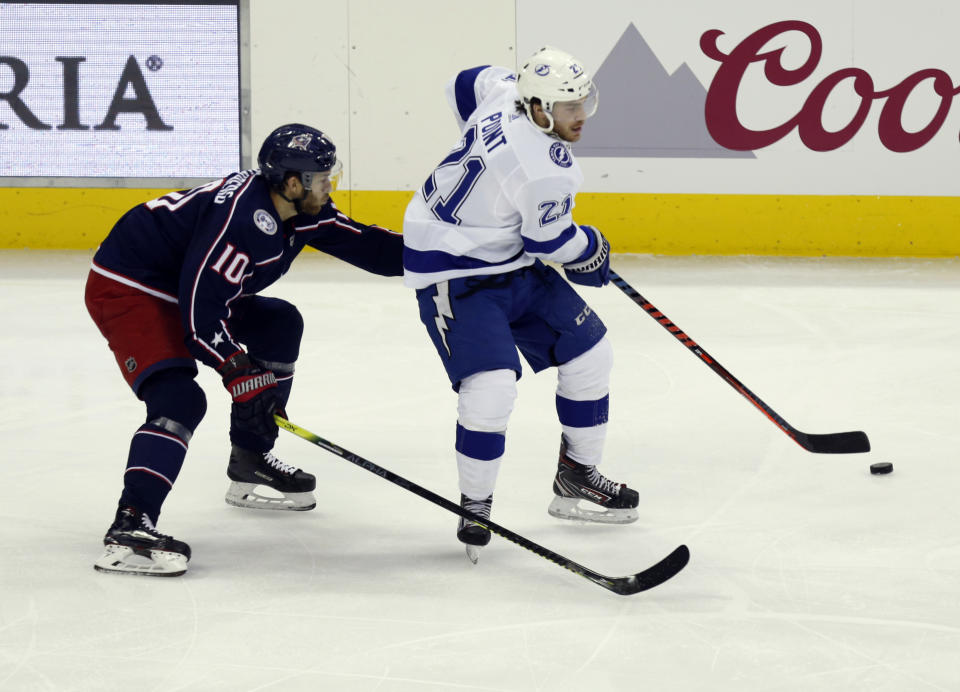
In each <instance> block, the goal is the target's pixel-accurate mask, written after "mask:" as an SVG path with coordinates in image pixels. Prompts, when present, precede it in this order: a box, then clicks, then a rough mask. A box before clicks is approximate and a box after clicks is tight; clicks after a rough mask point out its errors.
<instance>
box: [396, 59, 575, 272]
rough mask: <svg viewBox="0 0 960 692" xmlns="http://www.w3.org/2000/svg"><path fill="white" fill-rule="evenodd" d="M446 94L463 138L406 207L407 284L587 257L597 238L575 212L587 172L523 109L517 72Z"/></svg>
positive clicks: (475, 74) (492, 70)
mask: <svg viewBox="0 0 960 692" xmlns="http://www.w3.org/2000/svg"><path fill="white" fill-rule="evenodd" d="M446 92H447V100H448V102H449V103H450V107H451V108H452V109H453V112H454V114H455V115H456V116H457V123H458V124H459V126H460V131H461V132H462V133H463V138H462V139H461V140H460V143H459V144H458V145H457V147H456V148H455V149H454V150H453V151H451V152H450V154H449V155H448V156H447V157H446V158H445V159H443V161H441V162H440V165H438V166H437V168H436V169H434V171H433V173H431V174H430V177H429V178H427V181H426V182H425V183H424V184H423V187H422V188H421V189H420V190H419V191H418V192H417V193H416V194H415V195H414V196H413V199H412V200H411V201H410V204H409V205H408V206H407V210H406V214H405V216H404V219H403V242H404V250H403V268H404V271H403V281H404V284H405V285H407V286H410V287H413V288H423V287H425V286H430V285H431V284H435V283H437V282H439V281H444V280H447V279H453V278H457V277H461V276H470V275H475V274H500V273H504V272H508V271H512V270H514V269H518V268H520V267H524V266H527V265H529V264H532V263H533V262H534V260H535V258H538V257H539V258H542V259H546V260H551V261H554V262H558V263H561V264H563V263H566V262H572V261H573V260H575V259H577V258H578V257H580V256H581V255H582V254H583V253H584V251H585V250H586V249H587V247H588V245H589V242H590V241H589V237H588V236H587V232H586V231H584V230H582V229H581V228H580V227H579V226H577V224H575V223H574V222H573V216H572V212H573V208H574V197H575V196H576V193H577V190H579V188H580V185H581V184H582V183H583V173H582V172H581V170H580V166H579V165H578V164H577V162H576V161H575V160H574V158H573V155H572V154H571V152H570V149H569V146H568V145H567V144H566V143H564V142H562V141H560V140H558V139H556V138H554V137H551V136H550V135H548V134H546V133H544V132H542V131H540V130H538V129H537V128H536V127H535V126H534V125H533V124H532V123H531V122H530V121H529V119H528V118H527V116H526V115H525V114H523V113H518V112H517V110H516V107H515V102H516V101H517V100H518V99H519V95H518V94H517V88H516V77H515V75H514V73H513V72H511V71H510V70H507V69H506V68H502V67H489V66H484V67H476V68H473V69H470V70H464V71H463V72H461V73H460V74H458V75H457V76H456V77H454V78H453V79H452V80H451V81H450V82H449V83H448V84H447V87H446Z"/></svg>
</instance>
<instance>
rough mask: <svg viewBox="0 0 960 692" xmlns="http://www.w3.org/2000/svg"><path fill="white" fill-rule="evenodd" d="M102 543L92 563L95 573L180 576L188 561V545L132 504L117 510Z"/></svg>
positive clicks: (185, 569)
mask: <svg viewBox="0 0 960 692" xmlns="http://www.w3.org/2000/svg"><path fill="white" fill-rule="evenodd" d="M103 545H104V546H105V548H106V549H105V550H104V553H103V555H102V556H101V557H100V559H99V560H97V561H96V562H94V563H93V568H94V569H95V570H97V571H98V572H113V573H116V574H136V575H141V576H147V577H179V576H180V575H181V574H183V573H184V572H186V571H187V562H188V561H189V560H190V546H189V545H187V544H186V543H184V542H183V541H178V540H176V539H175V538H173V537H172V536H165V535H164V534H162V533H160V532H158V531H157V530H156V528H155V527H154V525H153V522H152V521H150V517H148V516H147V515H146V514H144V513H143V512H141V511H140V510H138V509H137V508H135V507H121V508H119V509H118V510H117V516H116V518H115V519H114V521H113V525H112V526H111V527H110V528H109V529H107V535H106V536H104V537H103Z"/></svg>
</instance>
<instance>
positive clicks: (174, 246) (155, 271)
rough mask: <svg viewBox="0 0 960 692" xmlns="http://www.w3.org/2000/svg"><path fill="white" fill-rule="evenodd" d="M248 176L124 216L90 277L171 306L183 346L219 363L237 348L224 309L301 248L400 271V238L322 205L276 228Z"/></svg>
mask: <svg viewBox="0 0 960 692" xmlns="http://www.w3.org/2000/svg"><path fill="white" fill-rule="evenodd" d="M269 191H270V187H269V185H268V183H267V182H266V180H264V179H263V177H262V176H260V175H259V174H258V172H257V171H256V170H248V171H240V172H239V173H234V174H233V175H230V176H228V177H226V178H222V179H220V180H215V181H213V182H211V183H208V184H206V185H202V186H200V187H196V188H194V189H192V190H183V191H180V192H171V193H169V194H167V195H164V196H163V197H159V198H157V199H154V200H151V201H149V202H146V203H144V204H141V205H139V206H137V207H134V208H133V209H131V210H130V211H129V212H127V213H126V214H125V215H124V216H123V217H122V218H121V219H120V220H119V221H118V222H117V224H116V225H115V226H114V227H113V230H111V231H110V234H109V235H108V236H107V237H106V239H105V240H104V241H103V243H102V244H101V245H100V248H99V249H98V250H97V252H96V254H95V255H94V258H93V271H95V272H97V273H99V274H102V275H104V276H106V277H109V278H111V279H113V280H115V281H119V282H120V283H123V284H126V285H128V286H132V287H135V288H137V289H139V290H142V291H144V292H146V293H148V294H150V295H152V296H155V297H157V298H159V299H161V300H165V301H169V302H171V303H177V304H178V305H179V307H180V314H181V317H182V320H183V326H184V330H185V331H186V335H187V336H186V345H187V347H188V348H189V349H190V351H191V353H193V355H194V356H195V357H196V358H197V359H198V360H200V361H202V362H204V363H206V364H207V365H210V366H211V367H217V366H219V365H220V364H221V363H222V362H223V361H224V360H226V359H227V358H228V357H229V356H231V355H233V354H234V353H236V352H237V351H238V350H240V346H239V344H237V343H236V341H235V340H234V338H233V336H232V335H231V334H230V331H229V329H227V324H226V321H227V319H228V318H229V317H230V305H231V303H232V302H233V301H235V300H236V299H237V298H239V297H240V296H244V295H252V294H256V293H259V292H260V291H262V290H263V289H264V288H266V287H267V286H269V285H270V284H272V283H273V282H275V281H276V280H277V279H279V278H280V277H281V276H283V274H285V273H286V271H287V270H288V269H289V268H290V264H291V262H293V260H294V258H296V256H297V255H298V254H299V253H300V251H301V250H302V249H303V248H304V246H305V245H310V246H312V247H314V248H316V249H318V250H322V251H323V252H326V253H329V254H331V255H333V256H335V257H338V258H340V259H342V260H344V261H346V262H349V263H350V264H353V265H354V266H357V267H360V268H361V269H364V270H366V271H369V272H372V273H374V274H380V275H383V276H400V275H402V274H403V263H402V256H403V238H402V236H401V235H400V234H399V233H395V232H393V231H390V230H387V229H385V228H381V227H379V226H368V225H365V224H361V223H358V222H356V221H354V220H353V219H351V218H349V217H348V216H346V215H345V214H343V213H341V212H340V211H339V210H338V209H337V208H336V206H334V204H333V202H328V203H327V204H326V205H324V207H323V208H322V209H321V211H320V213H319V214H318V215H317V216H306V215H299V216H295V217H293V218H291V219H287V221H286V222H281V221H280V217H279V215H278V214H277V210H276V208H275V207H274V206H273V202H272V200H271V199H270V192H269Z"/></svg>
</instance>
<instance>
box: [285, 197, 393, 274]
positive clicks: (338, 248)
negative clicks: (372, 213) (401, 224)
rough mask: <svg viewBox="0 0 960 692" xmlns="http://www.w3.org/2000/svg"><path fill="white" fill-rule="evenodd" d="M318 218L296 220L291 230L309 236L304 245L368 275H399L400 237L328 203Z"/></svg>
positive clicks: (298, 218) (299, 218)
mask: <svg viewBox="0 0 960 692" xmlns="http://www.w3.org/2000/svg"><path fill="white" fill-rule="evenodd" d="M325 211H327V212H328V213H322V214H321V216H320V217H297V218H296V219H295V220H294V221H295V223H294V230H295V231H296V232H297V233H309V234H310V235H309V236H308V237H309V240H307V245H309V246H310V247H313V248H316V249H317V250H320V251H321V252H325V253H327V254H328V255H333V256H334V257H336V258H338V259H341V260H343V261H344V262H348V263H350V264H352V265H353V266H355V267H359V268H360V269H363V270H365V271H368V272H371V273H372V274H379V275H381V276H402V275H403V236H402V235H401V234H399V233H397V232H396V231H391V230H389V229H387V228H383V227H381V226H372V225H367V224H362V223H360V222H359V221H355V220H353V219H351V218H350V217H349V216H347V215H346V214H344V213H343V212H341V211H339V210H338V209H337V208H336V207H335V206H334V205H333V204H332V203H331V204H330V205H328V209H327V210H325Z"/></svg>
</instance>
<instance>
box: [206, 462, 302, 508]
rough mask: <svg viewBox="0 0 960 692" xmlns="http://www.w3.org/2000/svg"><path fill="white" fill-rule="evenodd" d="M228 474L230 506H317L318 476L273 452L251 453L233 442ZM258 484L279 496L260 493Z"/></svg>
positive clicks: (228, 501)
mask: <svg viewBox="0 0 960 692" xmlns="http://www.w3.org/2000/svg"><path fill="white" fill-rule="evenodd" d="M227 476H228V477H229V478H230V480H231V481H233V482H232V483H231V484H230V487H229V488H227V495H226V497H225V498H224V499H225V500H226V501H227V504H229V505H234V506H235V507H250V508H253V509H283V510H292V511H296V512H304V511H306V510H308V509H313V508H314V507H316V506H317V503H316V500H314V497H313V491H314V489H315V488H316V487H317V479H316V476H313V475H312V474H309V473H306V472H304V471H301V470H300V469H298V468H296V467H294V466H290V465H289V464H284V463H283V462H282V461H280V460H279V459H277V458H276V457H275V456H273V454H272V453H271V452H251V451H250V450H248V449H242V448H240V447H237V446H236V445H233V448H232V449H231V450H230V463H229V464H228V465H227ZM258 485H259V486H265V487H267V488H270V489H271V490H273V491H275V493H279V494H280V497H277V496H276V494H273V495H264V494H262V493H258V492H257V486H258Z"/></svg>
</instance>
